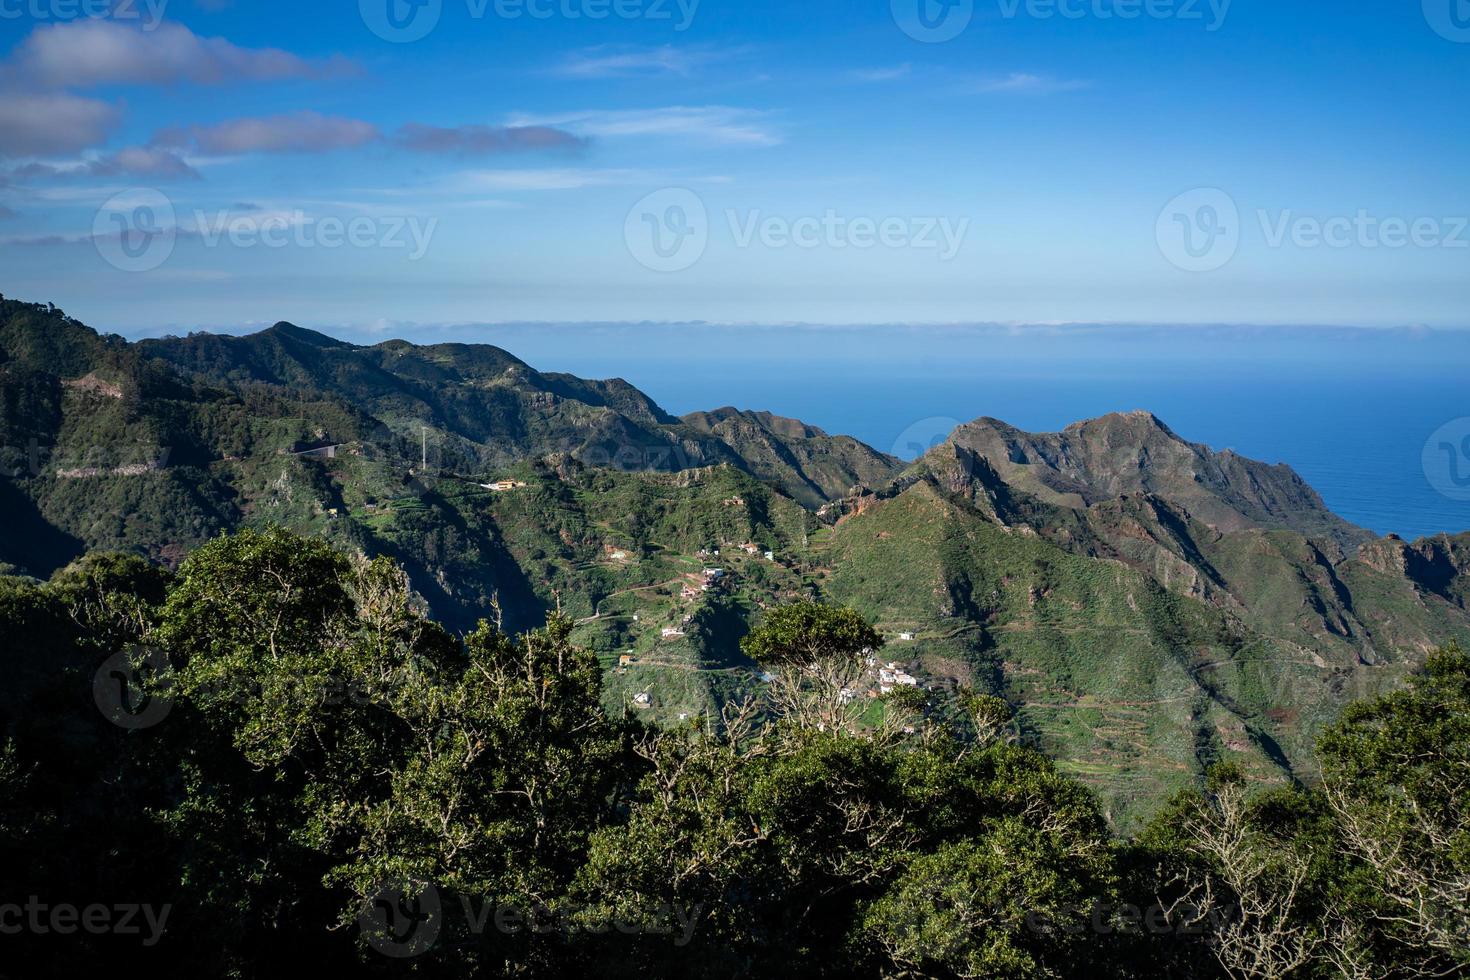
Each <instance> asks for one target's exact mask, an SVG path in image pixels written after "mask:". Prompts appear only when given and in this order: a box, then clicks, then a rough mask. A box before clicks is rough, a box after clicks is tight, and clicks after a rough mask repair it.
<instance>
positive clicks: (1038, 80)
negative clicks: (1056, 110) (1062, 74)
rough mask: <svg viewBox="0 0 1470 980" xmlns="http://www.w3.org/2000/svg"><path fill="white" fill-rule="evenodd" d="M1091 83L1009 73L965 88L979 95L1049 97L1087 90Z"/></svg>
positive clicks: (975, 82)
mask: <svg viewBox="0 0 1470 980" xmlns="http://www.w3.org/2000/svg"><path fill="white" fill-rule="evenodd" d="M1091 84H1092V83H1091V82H1086V81H1082V80H1080V79H1067V78H1055V77H1053V76H1051V75H1035V74H1031V73H1030V72H1020V71H1017V72H1011V73H1010V74H1009V75H1006V76H1004V77H1002V78H983V79H978V80H976V81H973V82H971V83H969V84H968V85H966V86H965V89H966V90H967V91H969V92H974V93H976V94H980V95H991V94H997V93H1007V92H1010V93H1016V94H1019V95H1049V94H1051V93H1053V92H1075V91H1076V90H1078V89H1083V88H1087V87H1088V86H1089V85H1091Z"/></svg>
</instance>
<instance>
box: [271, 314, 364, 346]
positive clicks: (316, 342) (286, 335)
mask: <svg viewBox="0 0 1470 980" xmlns="http://www.w3.org/2000/svg"><path fill="white" fill-rule="evenodd" d="M256 336H260V337H275V338H278V339H283V340H293V341H296V342H297V343H303V344H310V345H311V346H313V347H351V346H352V345H351V344H349V343H346V342H345V341H341V340H337V339H336V338H335V337H328V336H327V335H326V334H324V333H318V332H317V331H315V330H308V329H306V328H305V327H298V326H297V325H296V324H294V323H288V322H286V321H285V320H282V321H280V322H279V323H277V324H275V325H274V326H272V327H270V328H268V329H265V330H262V331H260V332H259V333H258V334H256Z"/></svg>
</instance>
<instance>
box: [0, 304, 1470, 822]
mask: <svg viewBox="0 0 1470 980" xmlns="http://www.w3.org/2000/svg"><path fill="white" fill-rule="evenodd" d="M0 504H4V505H6V506H7V508H8V509H7V522H6V530H5V533H4V534H0V568H5V569H7V570H12V571H14V572H16V573H18V574H24V575H31V576H35V577H37V578H40V579H45V578H48V577H50V576H52V575H53V574H54V573H56V572H57V571H58V570H60V569H63V568H65V567H67V566H68V565H69V564H70V563H71V562H73V561H75V560H77V559H79V558H81V557H83V556H85V555H87V554H90V553H97V552H121V553H127V554H131V555H135V556H138V557H141V558H145V559H147V560H149V561H150V562H152V563H154V564H156V565H158V566H161V567H163V568H167V569H171V570H177V569H179V568H180V567H181V565H182V563H183V562H184V561H185V559H186V558H187V557H188V556H189V555H191V554H194V553H196V552H197V551H198V550H199V549H200V548H202V547H204V546H205V545H207V544H208V543H209V542H211V541H213V540H215V539H216V538H217V537H218V536H219V535H221V534H226V533H232V532H237V531H239V530H242V529H255V530H259V531H262V532H269V531H271V530H272V529H275V528H285V529H288V530H290V531H292V532H294V533H297V534H301V535H305V536H309V537H312V538H314V539H317V540H320V541H323V542H326V543H327V544H329V545H330V546H331V547H332V548H333V549H334V550H336V551H340V552H341V553H343V554H348V555H352V556H355V558H354V560H356V559H377V558H385V559H388V560H390V561H392V562H393V563H394V564H395V565H396V566H397V567H399V568H401V569H402V571H403V573H404V574H405V575H406V576H407V581H408V587H409V588H410V590H411V591H412V592H413V593H414V594H415V595H416V596H418V597H419V599H420V601H421V602H422V603H423V604H424V606H425V609H426V613H427V616H428V618H431V619H432V620H433V621H434V622H436V623H437V624H439V626H440V627H441V628H442V629H443V630H444V631H446V632H447V633H448V634H451V635H464V634H468V633H471V632H473V631H474V630H475V629H476V627H477V625H478V623H479V621H480V620H481V619H482V618H484V617H487V616H488V617H489V618H491V619H492V620H493V621H495V622H496V623H497V624H498V625H499V627H500V628H501V629H503V630H504V631H505V632H506V633H508V634H511V635H519V634H522V633H525V632H527V631H530V630H534V629H538V628H542V627H544V626H545V625H546V624H547V623H548V622H549V621H550V620H551V619H552V618H554V617H557V616H559V617H560V618H562V619H565V620H566V621H568V623H569V624H570V629H571V633H570V636H569V642H571V643H574V644H575V645H576V646H578V647H579V648H582V649H586V650H588V651H590V652H591V653H592V654H594V655H595V657H596V660H597V663H598V665H599V669H600V670H601V672H602V680H601V686H600V698H601V701H602V704H603V706H604V708H605V710H607V711H609V712H611V713H613V714H621V713H622V712H624V711H627V712H629V713H630V714H631V715H632V716H634V717H636V718H637V720H638V721H639V722H640V723H647V724H657V725H663V726H669V727H677V726H680V725H684V724H687V723H690V722H693V721H699V720H702V721H703V722H704V723H705V724H710V723H711V721H712V720H713V719H715V718H718V717H719V715H720V713H721V710H722V709H723V707H724V705H725V704H726V703H727V702H729V701H731V700H737V701H738V700H740V699H742V698H744V697H746V696H750V695H755V694H761V695H763V696H769V695H770V693H771V692H772V691H773V690H774V691H776V692H777V693H779V692H780V691H787V692H793V691H796V692H800V691H802V690H803V689H802V688H799V687H793V686H792V685H791V684H790V683H789V681H790V680H791V679H790V678H785V679H783V678H782V676H781V674H782V672H781V671H780V670H777V669H775V668H774V667H773V666H772V665H764V666H763V665H762V664H760V663H757V662H756V660H755V659H752V657H751V656H749V655H747V653H746V652H744V651H743V650H742V646H741V641H742V639H744V638H745V637H747V636H748V635H749V634H750V633H751V632H752V631H753V630H755V629H758V628H759V627H760V626H761V624H762V622H763V621H764V619H765V618H766V617H767V616H768V614H769V613H770V611H771V610H774V609H777V608H780V607H782V606H787V605H792V604H796V603H802V602H812V601H815V602H828V603H840V604H843V605H847V606H850V607H852V608H853V609H856V610H857V611H858V612H859V613H860V614H861V615H862V616H863V617H865V618H866V620H867V622H869V623H871V624H873V629H874V631H875V632H876V633H877V634H878V636H879V637H880V638H881V639H882V640H883V641H884V643H883V644H882V645H881V653H875V656H873V657H871V658H868V659H872V660H873V661H875V662H873V663H867V662H866V660H865V662H864V664H863V670H862V671H860V672H859V676H857V677H855V678H854V679H853V680H852V683H848V684H843V685H841V686H839V687H838V688H837V689H836V692H835V693H833V695H832V696H833V697H837V696H841V697H843V698H845V699H848V700H847V701H845V702H844V704H847V705H849V706H850V707H851V708H852V709H853V710H854V711H858V712H859V714H860V715H861V716H862V717H863V718H864V719H865V723H866V724H867V725H868V726H869V727H881V726H884V725H890V726H892V725H897V726H898V727H900V728H902V727H904V725H905V724H906V722H903V720H902V719H903V718H904V717H905V712H901V711H898V710H896V709H895V708H894V705H893V704H892V703H891V702H889V701H888V700H886V699H885V698H884V697H882V695H885V694H893V693H894V691H893V688H895V687H904V688H906V687H910V686H912V688H913V689H914V691H915V692H917V694H919V695H922V697H923V698H924V699H925V701H926V704H927V705H928V706H929V708H928V710H931V711H935V712H939V713H941V714H943V715H945V716H946V717H953V718H963V717H964V716H965V715H966V713H967V711H966V709H965V708H964V706H963V705H962V704H961V701H962V695H963V692H965V691H967V690H968V691H973V692H977V693H978V694H981V695H986V696H989V697H992V698H997V699H999V700H1000V701H1002V702H1004V703H1005V704H1006V705H1007V706H1008V710H1009V712H1010V714H1011V715H1012V716H1013V717H1012V720H1011V721H1010V722H1008V724H1009V725H1010V726H1011V727H1012V729H1013V730H1014V732H1015V733H1016V734H1017V736H1018V737H1019V738H1020V739H1021V740H1022V741H1023V743H1024V744H1025V745H1027V746H1029V747H1031V748H1035V749H1038V750H1040V751H1042V752H1043V753H1044V754H1046V755H1047V756H1049V757H1051V758H1052V759H1053V760H1054V761H1055V762H1056V764H1057V766H1058V767H1059V768H1060V769H1061V770H1062V771H1063V772H1065V773H1067V774H1068V775H1069V776H1071V777H1072V778H1075V779H1077V780H1079V781H1081V782H1082V783H1083V784H1084V785H1086V786H1087V787H1088V788H1089V789H1090V790H1092V791H1093V792H1094V793H1095V794H1096V796H1097V798H1098V799H1099V800H1100V802H1101V807H1102V811H1103V814H1104V817H1105V818H1106V819H1107V821H1108V823H1109V826H1110V828H1111V829H1112V830H1113V831H1114V832H1116V833H1132V832H1136V831H1138V830H1139V829H1140V828H1142V827H1143V826H1144V825H1145V824H1146V823H1147V822H1148V821H1149V819H1150V818H1151V817H1152V816H1153V814H1155V813H1156V812H1157V811H1158V810H1159V808H1160V807H1161V806H1162V804H1163V801H1164V800H1166V799H1167V798H1169V797H1170V796H1171V794H1173V793H1175V792H1177V791H1180V790H1182V789H1186V788H1190V787H1198V786H1200V785H1202V783H1203V779H1204V776H1205V773H1206V772H1207V771H1208V770H1209V769H1210V768H1211V767H1213V766H1215V765H1217V764H1222V763H1225V764H1235V765H1238V766H1242V767H1244V768H1245V769H1246V770H1247V772H1248V773H1249V774H1250V776H1251V778H1252V779H1255V780H1262V781H1265V782H1268V783H1272V784H1276V785H1280V786H1282V787H1294V786H1300V785H1303V784H1307V783H1311V782H1312V781H1314V780H1315V779H1316V777H1317V774H1318V771H1319V768H1320V760H1319V759H1318V758H1317V756H1316V752H1315V746H1316V743H1317V740H1318V738H1319V736H1320V735H1321V733H1322V732H1323V731H1325V730H1326V729H1327V728H1328V727H1329V726H1330V725H1332V724H1333V723H1334V722H1335V721H1336V720H1337V719H1338V717H1339V716H1340V714H1341V712H1342V710H1343V709H1344V707H1345V706H1346V705H1348V704H1349V703H1351V702H1353V701H1357V700H1365V699H1370V698H1372V697H1374V696H1376V695H1378V694H1380V693H1383V692H1388V691H1392V690H1396V689H1399V688H1400V687H1402V685H1403V684H1404V683H1405V682H1406V679H1407V678H1408V677H1409V676H1411V675H1412V674H1413V673H1414V672H1415V671H1416V670H1418V669H1420V668H1421V667H1422V666H1423V664H1424V662H1425V659H1426V657H1427V655H1428V653H1429V652H1430V651H1431V650H1432V649H1434V648H1436V647H1438V646H1440V645H1442V644H1443V643H1445V642H1447V641H1451V640H1457V641H1459V642H1461V643H1470V535H1462V536H1459V537H1448V536H1441V537H1438V538H1434V539H1430V540H1426V541H1421V542H1414V543H1409V542H1403V541H1398V540H1396V539H1392V538H1389V539H1373V538H1372V537H1371V535H1368V534H1367V533H1366V532H1363V531H1362V530H1361V529H1356V528H1352V527H1351V526H1349V525H1347V524H1345V522H1342V521H1341V520H1340V519H1338V518H1336V517H1335V516H1334V515H1332V514H1331V513H1330V512H1329V511H1327V509H1326V508H1325V506H1324V505H1323V504H1322V502H1321V500H1320V498H1318V497H1317V496H1316V494H1315V493H1313V492H1312V491H1311V489H1310V488H1309V487H1307V486H1306V485H1305V484H1304V483H1302V482H1301V480H1300V478H1298V477H1297V476H1296V475H1295V474H1294V473H1292V472H1291V471H1290V470H1289V469H1287V468H1285V467H1279V466H1265V465H1263V464H1259V463H1255V462H1253V461H1250V460H1245V459H1242V458H1240V457H1238V456H1235V455H1233V454H1230V453H1214V452H1212V451H1210V450H1208V449H1207V448H1205V447H1202V446H1195V445H1192V444H1189V443H1186V442H1184V441H1183V440H1182V439H1180V438H1179V437H1178V436H1176V435H1175V434H1174V433H1172V432H1171V431H1169V429H1168V428H1167V427H1166V426H1164V425H1163V423H1161V422H1160V421H1159V420H1157V419H1155V418H1153V417H1152V416H1149V415H1146V414H1142V413H1135V414H1130V415H1125V416H1109V417H1107V418H1104V419H1098V420H1094V421H1092V422H1087V423H1080V424H1078V425H1076V426H1072V427H1070V428H1068V429H1067V430H1066V431H1065V432H1063V433H1058V434H1054V435H1035V434H1028V433H1022V432H1019V431H1018V430H1015V429H1013V428H1011V427H1009V426H1005V425H1004V424H1003V423H999V422H995V421H994V420H981V421H980V422H977V423H974V424H972V425H968V426H964V427H962V428H961V429H960V430H959V431H957V432H956V433H955V435H954V437H953V438H952V439H951V440H950V441H949V442H947V443H946V444H944V445H942V446H939V447H936V448H935V449H934V450H933V451H932V452H930V453H929V454H927V455H926V456H925V457H924V458H923V459H921V460H919V461H918V462H916V463H915V464H914V465H912V466H910V467H907V468H906V469H902V468H901V467H900V464H898V463H897V462H896V461H894V460H892V459H889V458H888V457H886V456H883V455H882V454H881V453H876V452H874V451H872V450H871V449H869V448H868V447H865V446H862V445H861V444H860V443H857V442H855V441H854V440H851V439H847V438H845V437H841V436H829V435H827V434H826V433H823V432H821V431H820V430H817V429H814V428H812V427H810V426H806V425H804V424H802V423H800V422H796V421H794V420H790V419H782V418H779V417H777V416H773V415H770V414H768V413H761V412H742V411H736V410H734V409H719V410H717V411H713V412H708V413H695V414H693V415H690V416H688V417H686V418H683V419H679V418H675V417H673V416H672V415H670V414H669V413H667V412H665V411H663V410H662V409H661V408H659V406H657V405H656V404H654V403H653V402H652V401H651V400H650V399H648V398H647V397H646V396H644V395H643V394H641V393H640V392H638V391H637V390H636V389H634V388H632V387H631V386H629V385H627V384H626V383H624V382H620V381H585V380H582V379H578V378H573V377H570V376H566V375H556V374H546V373H542V372H538V371H536V370H535V369H533V368H531V367H530V366H529V365H526V364H525V363H523V362H521V361H519V360H518V359H516V358H515V357H513V356H512V355H510V354H508V353H506V352H505V351H501V350H498V349H496V348H492V347H479V346H467V345H438V346H429V347H417V346H414V345H412V344H407V343H404V342H402V341H389V342H387V343H383V344H378V345H375V346H372V347H359V346H355V345H352V344H346V343H342V342H339V341H336V340H333V339H331V338H329V337H325V336H323V335H321V334H317V333H313V332H311V331H308V330H302V329H299V328H296V327H293V326H291V325H289V324H280V325H277V326H276V327H274V328H272V329H270V330H266V331H263V332H261V333H259V334H256V335H254V336H251V337H238V338H230V337H216V336H210V335H204V334H200V335H192V336H189V337H181V338H165V339H162V340H157V341H148V342H144V343H139V344H127V343H125V342H124V341H122V340H121V339H120V338H115V337H103V336H99V335H98V334H96V333H95V332H93V331H91V330H89V329H88V328H87V327H85V326H84V325H82V324H80V323H78V322H76V321H75V320H72V319H70V318H68V317H66V316H65V314H64V313H62V312H61V311H60V310H57V309H55V308H54V307H50V306H41V305H33V304H25V303H19V302H16V301H13V300H4V299H0ZM768 554H769V557H767V555H768ZM716 569H718V570H719V572H721V573H723V574H722V575H720V576H719V577H712V576H708V575H706V572H707V570H708V571H713V570H716ZM874 647H875V651H876V650H877V649H878V648H879V645H876V644H875V645H874ZM878 661H881V662H878ZM885 674H886V675H887V676H888V678H889V679H888V680H886V681H885V680H884V679H883V676H884V675H885ZM900 674H902V675H903V677H904V678H905V679H904V680H898V675H900ZM910 682H912V684H910ZM885 688H887V689H888V690H886V691H885V690H884V689H885ZM844 691H845V693H844ZM805 693H806V694H810V691H806V692H805ZM859 709H861V710H860V711H859ZM834 717H835V715H834Z"/></svg>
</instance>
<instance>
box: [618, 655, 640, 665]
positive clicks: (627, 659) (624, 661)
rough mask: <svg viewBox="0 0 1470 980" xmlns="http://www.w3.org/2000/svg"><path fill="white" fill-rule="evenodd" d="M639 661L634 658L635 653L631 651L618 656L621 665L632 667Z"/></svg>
mask: <svg viewBox="0 0 1470 980" xmlns="http://www.w3.org/2000/svg"><path fill="white" fill-rule="evenodd" d="M637 662H638V661H637V660H636V659H634V657H633V655H632V654H631V653H625V654H623V655H622V656H621V657H619V658H618V666H619V667H630V666H632V665H633V664H636V663H637Z"/></svg>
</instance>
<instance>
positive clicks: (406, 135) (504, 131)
mask: <svg viewBox="0 0 1470 980" xmlns="http://www.w3.org/2000/svg"><path fill="white" fill-rule="evenodd" d="M397 142H398V144H399V145H400V146H402V147H404V148H405V149H409V150H416V151H418V152H420V153H459V154H465V155H474V156H481V155H488V154H496V153H516V152H525V151H534V150H562V151H575V150H581V149H585V148H586V145H587V140H586V139H585V138H583V137H580V136H574V135H573V134H571V133H568V132H566V131H565V130H561V129H554V128H552V127H550V126H474V125H471V126H452V127H444V126H429V125H425V124H423V123H406V124H404V125H403V126H402V127H400V128H399V130H398V134H397Z"/></svg>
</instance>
